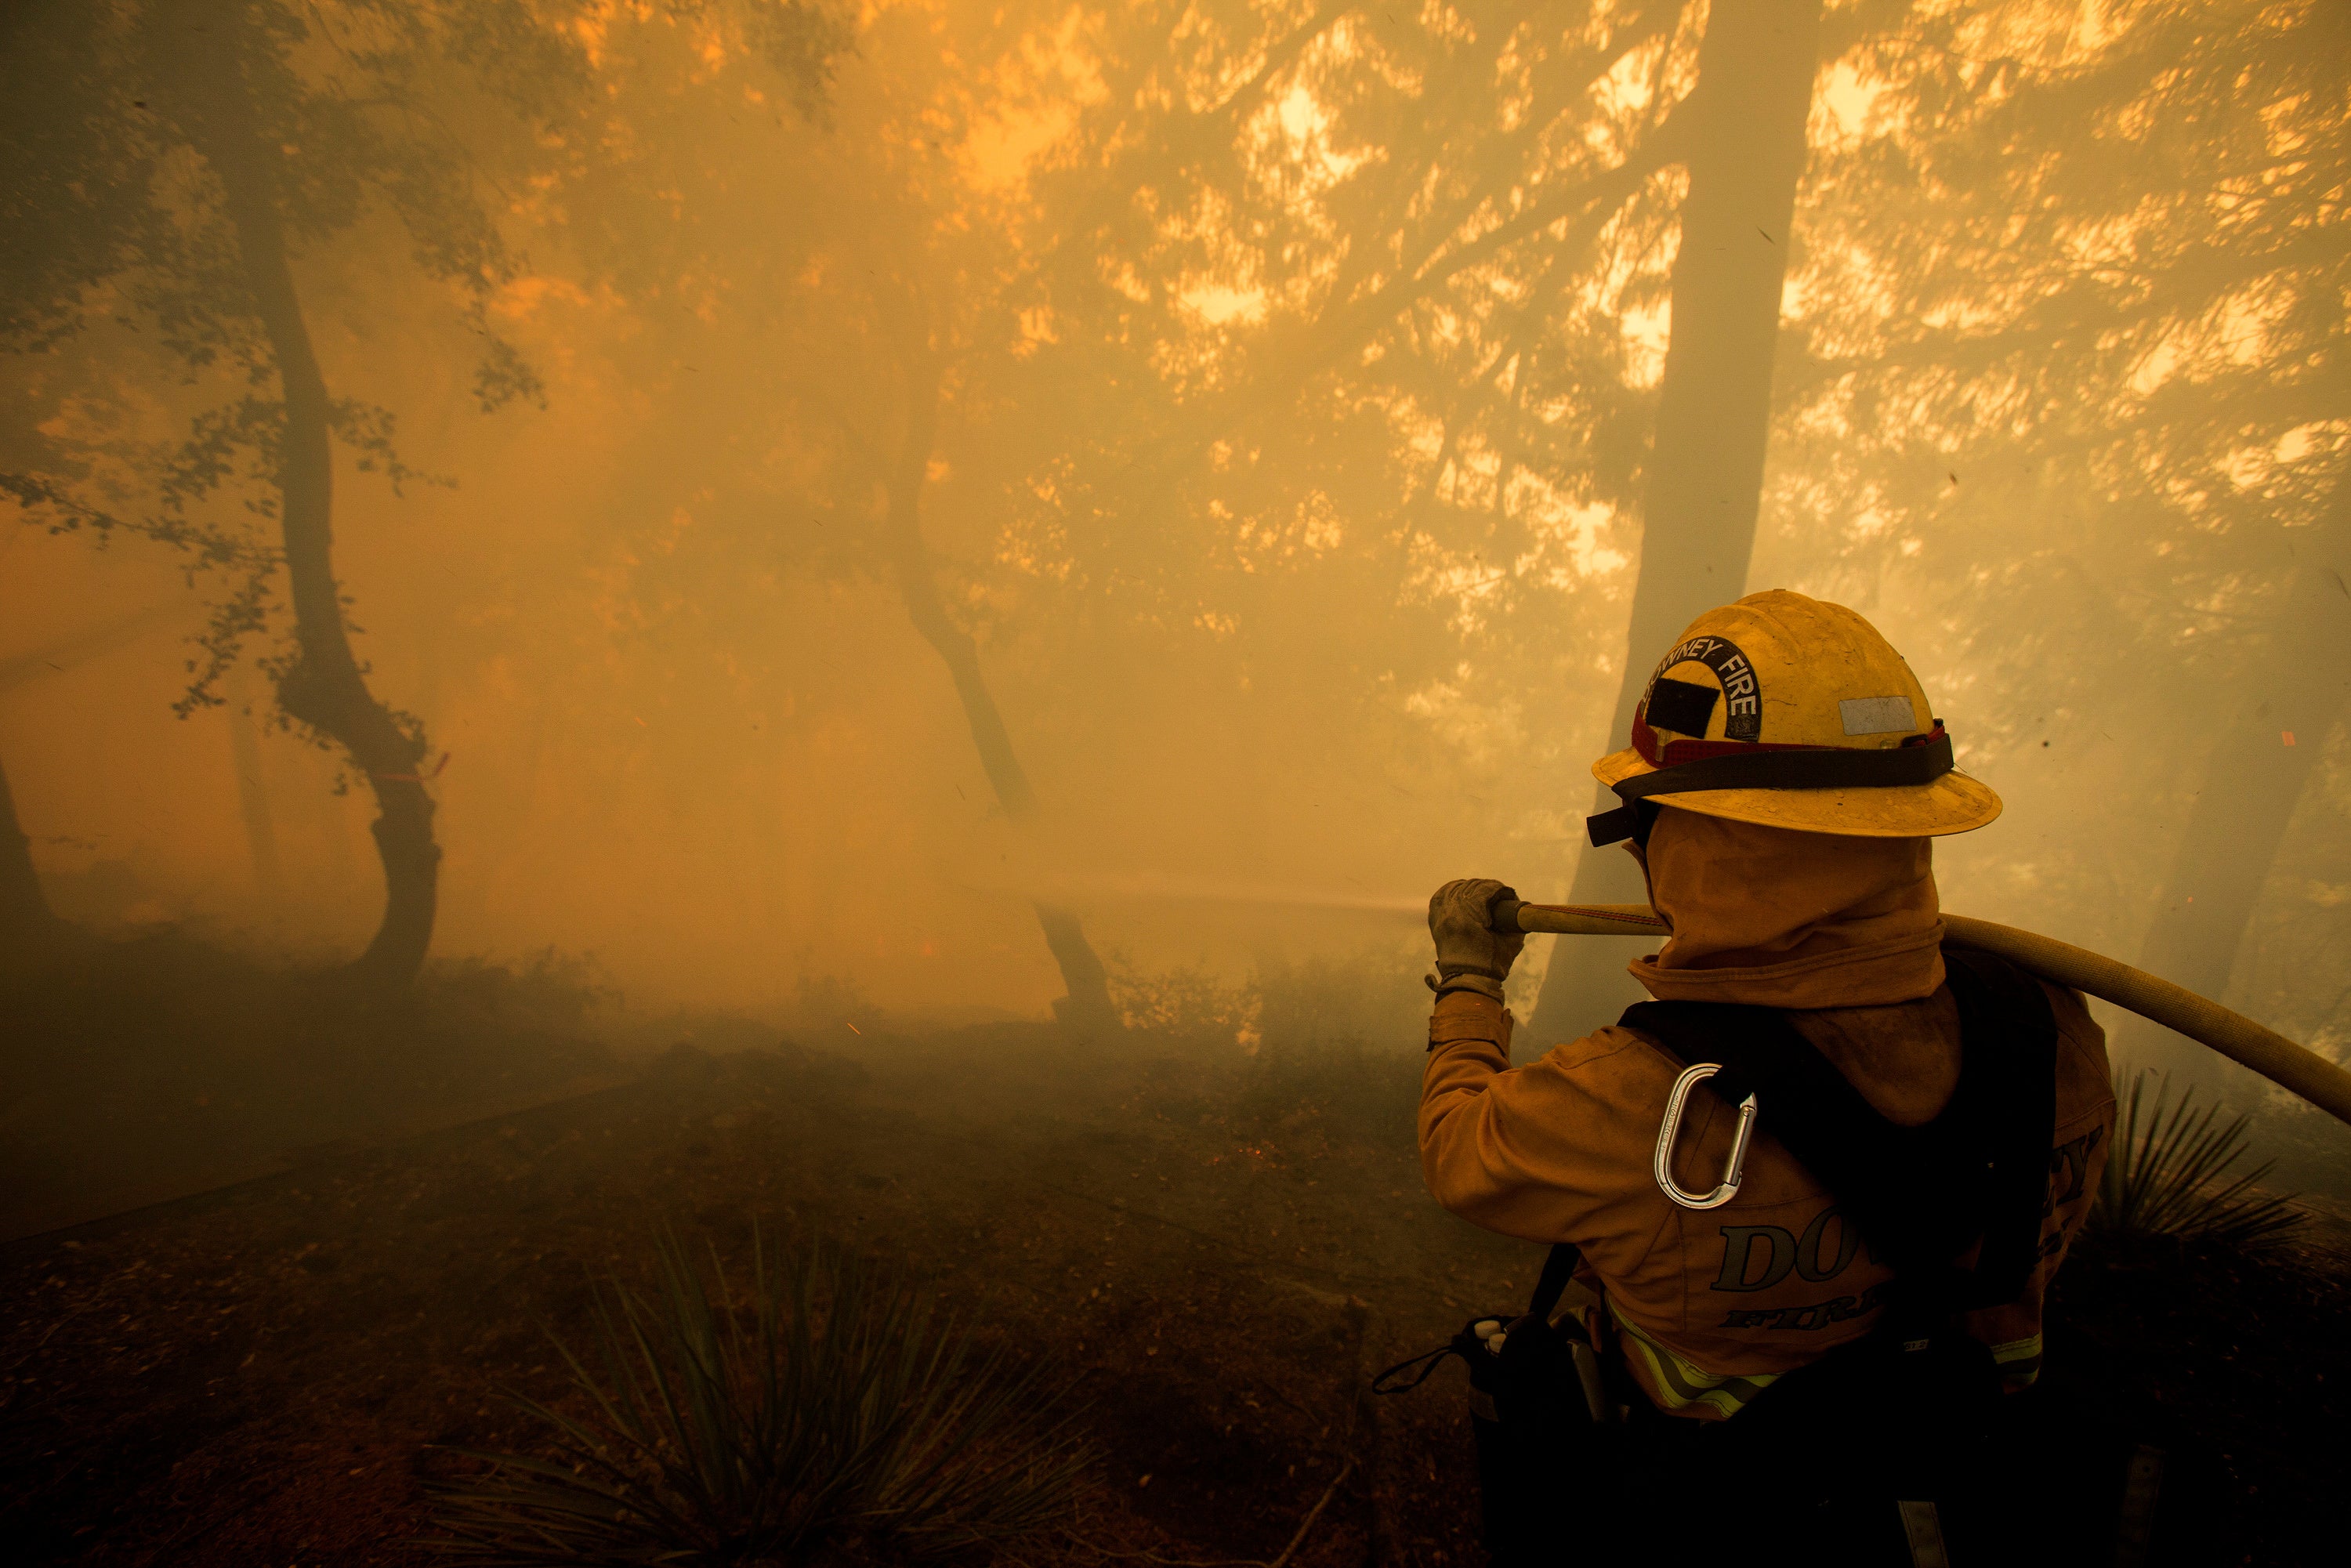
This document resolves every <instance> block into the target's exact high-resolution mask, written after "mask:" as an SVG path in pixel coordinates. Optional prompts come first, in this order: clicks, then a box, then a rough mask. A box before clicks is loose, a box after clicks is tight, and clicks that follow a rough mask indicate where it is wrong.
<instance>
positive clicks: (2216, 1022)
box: [1494, 899, 2351, 1124]
mask: <svg viewBox="0 0 2351 1568" xmlns="http://www.w3.org/2000/svg"><path fill="white" fill-rule="evenodd" d="M1494 923H1495V925H1496V927H1497V928H1498V929H1501V930H1512V929H1515V930H1519V931H1524V932H1528V933H1530V934H1546V935H1555V936H1662V935H1664V934H1665V933H1666V932H1667V930H1668V929H1669V927H1668V926H1667V925H1666V922H1665V919H1664V917H1663V916H1661V915H1658V914H1657V912H1656V910H1654V909H1651V908H1649V907H1648V906H1647V905H1646V904H1525V903H1520V902H1519V901H1517V900H1513V899H1504V900H1501V901H1499V902H1498V903H1497V904H1495V906H1494ZM1943 930H1944V933H1945V936H1946V939H1947V940H1949V941H1951V942H1955V943H1957V944H1958V945H1959V946H1962V947H1973V948H1976V949H1978V950H1980V951H1981V952H1986V953H1991V954H1994V955H1996V956H2000V957H2002V958H2005V959H2007V960H2008V961H2009V962H2011V963H2012V964H2014V965H2016V966H2017V967H2020V968H2023V969H2029V970H2031V971H2032V973H2033V974H2036V975H2038V976H2040V977H2042V978H2043V979H2045V980H2051V981H2053V982H2055V983H2056V984H2058V985H2061V986H2066V987H2070V988H2073V989H2074V990H2077V991H2080V992H2082V993H2084V994H2085V995H2087V996H2093V997H2097V998H2102V999H2104V1000H2105V1001H2109V1002H2112V1003H2114V1004H2115V1006H2116V1007H2118V1008H2123V1009H2127V1010H2128V1011H2131V1012H2134V1013H2137V1015H2138V1016H2139V1017H2141V1018H2143V1019H2152V1020H2153V1021H2154V1022H2156V1023H2159V1024H2161V1025H2162V1026H2163V1027H2164V1028H2166V1029H2168V1030H2173V1031H2174V1032H2175V1033H2179V1034H2184V1035H2186V1036H2187V1037H2188V1038H2189V1039H2190V1040H2195V1041H2196V1042H2198V1043H2199V1044H2200V1045H2205V1046H2209V1047H2210V1048H2211V1049H2212V1050H2214V1051H2219V1052H2220V1054H2221V1055H2222V1056H2225V1057H2227V1058H2229V1060H2230V1061H2235V1062H2239V1063H2241V1064H2242V1065H2244V1066H2246V1067H2249V1068H2251V1069H2252V1070H2253V1071H2255V1072H2258V1073H2260V1074H2261V1075H2262V1077H2263V1078H2266V1079H2268V1080H2269V1081H2270V1082H2273V1083H2274V1084H2277V1085H2278V1086H2279V1087H2280V1088H2282V1089H2284V1090H2287V1091H2288V1092H2292V1093H2294V1094H2298V1095H2300V1096H2301V1097H2302V1098H2303V1099H2304V1100H2307V1101H2309V1102H2310V1103H2312V1104H2314V1105H2315V1106H2317V1107H2318V1108H2319V1109H2320V1110H2322V1111H2325V1113H2327V1114H2329V1115H2331V1116H2333V1117H2335V1120H2337V1121H2339V1122H2343V1123H2346V1124H2351V1072H2346V1071H2344V1070H2343V1069H2342V1068H2340V1067H2337V1066H2335V1063H2333V1062H2331V1061H2327V1060H2326V1059H2325V1057H2323V1056H2321V1055H2319V1054H2318V1053H2317V1052H2315V1051H2310V1050H2307V1049H2305V1048H2304V1047H2302V1046H2299V1045H2296V1044H2295V1043H2294V1041H2292V1040H2288V1039H2286V1037H2285V1036H2283V1035H2282V1034H2280V1033H2278V1032H2277V1031H2276V1030H2269V1029H2264V1028H2262V1026H2261V1025H2260V1024H2257V1023H2255V1022H2254V1021H2253V1020H2252V1019H2249V1018H2246V1017H2244V1016H2243V1015H2242V1014H2241V1013H2233V1012H2231V1011H2230V1010H2229V1009H2227V1008H2224V1007H2222V1006H2221V1005H2220V1003H2218V1002H2215V1001H2211V1000H2209V999H2207V998H2203V997H2199V996H2198V995H2197V994H2196V993H2195V992H2194V991H2191V990H2189V989H2187V988H2184V987H2180V986H2175V985H2173V984H2172V983H2171V982H2170V981H2168V980H2159V979H2158V978H2156V977H2154V976H2153V975H2150V974H2148V973H2147V972H2146V971H2145V970H2143V969H2134V968H2132V967H2130V966H2129V965H2128V964H2122V963H2117V962H2116V961H2115V960H2114V959H2112V958H2108V957H2105V956H2102V955H2100V954H2096V953H2093V952H2091V951H2090V950H2089V949H2088V948H2086V947H2076V946H2073V945H2072V944H2070V943H2065V942H2060V941H2058V940H2056V939H2055V938H2054V937H2050V936H2040V935H2038V934H2037V933H2034V932H2031V931H2020V930H2018V929H2017V928H2016V927H2015V926H2013V925H1995V924H1994V923H1992V922H1991V921H1989V920H1970V919H1969V918H1968V917H1967V916H1966V915H1944V916H1943Z"/></svg>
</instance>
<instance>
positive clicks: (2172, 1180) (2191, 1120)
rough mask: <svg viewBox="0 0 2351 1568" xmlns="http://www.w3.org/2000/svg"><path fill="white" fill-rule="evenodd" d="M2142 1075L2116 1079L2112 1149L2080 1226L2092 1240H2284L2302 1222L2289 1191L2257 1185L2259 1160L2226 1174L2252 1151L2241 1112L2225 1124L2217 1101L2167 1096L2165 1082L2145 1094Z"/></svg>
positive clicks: (2242, 1245) (2190, 1094) (2263, 1169)
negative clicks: (2268, 1190)
mask: <svg viewBox="0 0 2351 1568" xmlns="http://www.w3.org/2000/svg"><path fill="white" fill-rule="evenodd" d="M2147 1078H2148V1074H2147V1073H2146V1072H2144V1071H2142V1072H2140V1073H2138V1074H2137V1075H2136V1076H2135V1077H2133V1078H2132V1079H2131V1081H2130V1082H2129V1083H2128V1085H2127V1086H2126V1085H2125V1084H2123V1083H2122V1082H2119V1081H2117V1082H2116V1085H2115V1100H2116V1106H2117V1110H2118V1112H2119V1114H2118V1115H2117V1117H2116V1127H2115V1145H2114V1149H2113V1152H2112V1153H2111V1154H2110V1155H2108V1156H2107V1159H2106V1166H2105V1171H2104V1173H2103V1174H2102V1175H2101V1176H2099V1178H2098V1195H2097V1197H2096V1198H2095V1200H2094V1201H2093V1202H2092V1204H2091V1207H2090V1217H2089V1220H2088V1224H2087V1226H2086V1228H2087V1230H2088V1231H2089V1232H2090V1234H2091V1236H2092V1237H2093V1238H2094V1239H2098V1240H2105V1241H2124V1242H2129V1241H2144V1240H2147V1239H2153V1238H2158V1237H2164V1238H2170V1239H2175V1240H2179V1241H2196V1242H2210V1243H2216V1244H2219V1245H2221V1246H2225V1247H2232V1248H2238V1249H2252V1248H2259V1247H2263V1246H2267V1245H2270V1244H2273V1243H2275V1242H2277V1241H2280V1240H2283V1239H2284V1238H2286V1237H2287V1236H2288V1235H2290V1234H2291V1233H2292V1232H2293V1231H2294V1230H2295V1229H2296V1228H2299V1227H2300V1226H2301V1225H2302V1223H2303V1215H2302V1211H2301V1210H2300V1209H2298V1208H2296V1207H2294V1201H2293V1199H2292V1198H2291V1197H2282V1196H2279V1195H2276V1194H2271V1193H2264V1192H2262V1191H2261V1190H2260V1189H2259V1184H2260V1182H2261V1180H2262V1177H2263V1176H2267V1175H2269V1173H2270V1166H2269V1163H2268V1162H2267V1161H2264V1162H2263V1163H2262V1164H2261V1165H2259V1166H2254V1167H2253V1168H2252V1170H2250V1171H2247V1172H2245V1173H2244V1174H2243V1175H2241V1176H2236V1177H2235V1178H2233V1179H2230V1178H2229V1170H2230V1168H2231V1166H2234V1165H2236V1164H2237V1162H2238V1161H2239V1160H2241V1159H2242V1158H2244V1156H2245V1155H2246V1154H2247V1153H2248V1152H2249V1149H2248V1147H2247V1139H2246V1135H2245V1122H2246V1119H2245V1117H2243V1116H2241V1115H2240V1116H2238V1117H2236V1118H2234V1119H2233V1120H2231V1121H2230V1122H2227V1123H2225V1124H2224V1123H2222V1122H2221V1121H2220V1109H2219V1107H2217V1106H2209V1105H2208V1106H2204V1107H2201V1108H2198V1107H2197V1106H2196V1105H2195V1103H2194V1102H2195V1098H2196V1092H2195V1091H2194V1090H2192V1089H2190V1090H2187V1091H2185V1092H2182V1093H2181V1094H2180V1096H2179V1100H2178V1101H2177V1102H2174V1101H2172V1100H2171V1099H2170V1088H2171V1086H2170V1082H2169V1080H2168V1078H2166V1079H2163V1080H2158V1082H2157V1083H2156V1085H2155V1092H2154V1095H2153V1098H2152V1099H2149V1098H2148V1095H2147Z"/></svg>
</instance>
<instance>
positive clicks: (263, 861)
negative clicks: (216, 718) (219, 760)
mask: <svg viewBox="0 0 2351 1568" xmlns="http://www.w3.org/2000/svg"><path fill="white" fill-rule="evenodd" d="M243 674H244V666H243V665H239V666H238V667H237V669H236V670H235V671H234V672H232V673H231V674H230V676H229V702H228V707H227V708H226V710H225V713H224V714H223V717H225V719H226V720H227V723H228V757H229V766H231V767H232V768H235V769H236V807H237V814H238V815H239V816H241V817H242V818H244V820H245V847H246V852H247V853H248V854H250V855H251V856H252V858H253V886H254V891H255V892H256V893H258V894H260V895H261V896H262V898H263V899H265V900H266V901H267V902H268V903H269V904H273V905H275V904H278V903H279V902H280V901H281V900H282V899H283V898H284V896H285V892H286V879H285V877H284V875H283V873H281V872H280V870H279V867H278V860H277V822H276V821H275V820H273V819H272V818H271V816H270V814H269V791H268V790H267V789H266V788H264V786H263V784H262V781H261V746H260V742H259V740H258V739H257V737H256V736H255V734H254V725H253V716H252V715H251V714H250V713H247V712H246V702H245V699H244V696H243V695H242V693H243V690H244V686H245V683H244V681H243V679H242V678H241V677H242V676H243Z"/></svg>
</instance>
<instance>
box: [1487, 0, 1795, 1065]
mask: <svg viewBox="0 0 2351 1568" xmlns="http://www.w3.org/2000/svg"><path fill="white" fill-rule="evenodd" d="M1820 15H1821V13H1820V6H1819V5H1817V4H1785V5H1715V6H1714V7H1713V8H1712V9H1711V10H1710V11H1709V12H1708V20H1707V31H1706V41H1705V43H1704V44H1703V45H1702V46H1701V47H1699V50H1698V85H1697V87H1696V88H1695V89H1692V94H1691V99H1690V101H1689V102H1687V103H1686V104H1684V105H1683V106H1682V107H1681V109H1680V110H1677V115H1679V116H1683V117H1687V120H1688V121H1689V129H1688V131H1687V136H1688V143H1687V145H1688V152H1687V163H1688V170H1689V188H1688V193H1687V195H1685V196H1684V197H1683V199H1682V204H1681V214H1680V217H1681V233H1680V238H1679V243H1678V245H1677V248H1676V250H1675V253H1674V274H1673V294H1672V309H1673V318H1672V320H1673V324H1672V338H1671V341H1670V344H1669V346H1668V347H1667V350H1666V365H1665V375H1664V380H1663V382H1662V384H1661V387H1660V390H1659V394H1658V400H1657V417H1656V434H1655V436H1654V437H1653V438H1652V440H1651V443H1650V449H1649V453H1648V457H1647V461H1646V466H1645V469H1644V472H1645V475H1646V483H1645V485H1644V489H1643V498H1642V509H1641V567H1640V574H1639V576H1638V578H1637V579H1636V580H1635V587H1634V591H1633V611H1632V618H1631V622H1630V624H1629V626H1628V628H1627V640H1626V650H1625V656H1624V661H1623V664H1622V666H1621V669H1622V674H1621V678H1620V680H1619V682H1618V685H1617V692H1616V706H1615V711H1614V715H1613V716H1612V717H1611V718H1610V720H1609V727H1608V744H1609V745H1610V746H1611V747H1619V746H1623V745H1625V744H1627V739H1626V737H1628V736H1629V735H1630V733H1631V730H1632V722H1633V708H1634V706H1635V704H1636V703H1638V702H1639V700H1640V696H1641V693H1642V691H1643V689H1644V688H1645V686H1646V685H1647V681H1648V676H1649V673H1650V666H1651V664H1652V662H1653V661H1654V660H1655V658H1656V654H1657V653H1659V652H1661V651H1663V650H1664V649H1665V648H1666V647H1667V646H1668V645H1669V644H1670V643H1672V641H1673V639H1674V637H1675V635H1676V634H1677V633H1678V632H1680V631H1681V629H1682V628H1683V627H1685V626H1687V624H1688V623H1689V622H1691V621H1692V620H1694V619H1696V618H1697V616H1698V614H1699V613H1700V612H1704V611H1705V610H1707V609H1708V608H1710V607H1712V606H1714V605H1717V604H1720V603H1723V602H1725V601H1729V600H1732V599H1736V598H1738V597H1739V596H1740V594H1742V593H1744V592H1745V591H1746V585H1747V565H1748V559H1749V557H1750V554H1751V552H1752V550H1753V549H1754V542H1755V519H1756V514H1757V511H1758V508H1759V507H1760V506H1761V490H1762V483H1763V455H1764V446H1765V444H1766V441H1767V439H1768V438H1769V435H1770V433H1771V379H1772V366H1773V355H1774V350H1775V348H1776V345H1777V342H1778V339H1779V333H1780V302H1781V295H1782V285H1783V283H1784V280H1785V278H1786V276H1787V267H1788V253H1789V250H1790V247H1791V245H1792V238H1793V236H1792V235H1791V234H1790V232H1789V231H1790V227H1791V218H1792V213H1793V210H1794V206H1795V199H1796V184H1797V182H1798V180H1799V179H1801V178H1802V174H1803V172H1804V131H1805V125H1806V122H1807V120H1808V119H1809V117H1810V113H1811V109H1812V101H1813V77H1814V75H1815V72H1816V70H1817V68H1818V65H1819V57H1820V38H1819V32H1820ZM1594 800H1595V807H1594V809H1595V810H1598V809H1601V808H1602V807H1604V805H1606V804H1609V803H1613V801H1612V798H1610V797H1608V795H1607V792H1606V791H1605V790H1599V791H1596V792H1595V795H1594ZM1569 897H1570V898H1571V899H1572V900H1573V901H1574V902H1577V903H1587V904H1612V903H1624V904H1642V903H1646V902H1647V893H1646V888H1645V887H1644V885H1643V883H1642V880H1641V876H1640V873H1639V871H1638V869H1637V868H1636V867H1635V866H1634V865H1633V864H1632V862H1631V861H1630V858H1629V857H1627V856H1625V854H1623V853H1622V852H1620V851H1618V850H1616V849H1614V848H1611V849H1607V850H1602V851H1598V852H1587V853H1585V854H1584V855H1583V857H1582V858H1581V859H1580V860H1579V861H1578V862H1577V865H1576V873H1575V883H1574V886H1573V890H1572V891H1571V893H1570V894H1569ZM1625 951H1626V945H1625V944H1624V943H1620V942H1615V941H1602V940H1593V939H1585V940H1582V941H1579V942H1576V943H1574V944H1572V945H1566V946H1562V949H1561V950H1560V951H1559V952H1558V953H1557V954H1556V955H1555V956H1553V958H1552V967H1551V968H1550V969H1549V970H1548V971H1547V972H1546V974H1545V976H1544V980H1543V993H1542V997H1541V1000H1540V1001H1539V1002H1538V1003H1537V1005H1536V1008H1535V1010H1534V1015H1533V1017H1532V1018H1531V1019H1530V1024H1529V1027H1530V1028H1531V1030H1533V1031H1534V1037H1535V1038H1536V1039H1537V1040H1557V1039H1572V1038H1573V1037H1574V1036H1575V1035H1577V1034H1580V1033H1582V1032H1583V1030H1586V1029H1588V1028H1590V1027H1591V1026H1592V1025H1593V1024H1594V1023H1596V1022H1601V1021H1605V1015H1607V1014H1609V1013H1612V1012H1614V1011H1615V1010H1616V1008H1617V1004H1620V1003H1623V1002H1630V1001H1633V1000H1635V999H1637V998H1638V996H1639V994H1640V993H1639V991H1638V989H1637V988H1635V986H1634V984H1633V982H1632V981H1631V979H1630V978H1629V977H1626V976H1625V974H1624V970H1623V966H1624V962H1625Z"/></svg>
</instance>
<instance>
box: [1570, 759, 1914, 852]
mask: <svg viewBox="0 0 2351 1568" xmlns="http://www.w3.org/2000/svg"><path fill="white" fill-rule="evenodd" d="M1950 770H1951V737H1949V736H1948V735H1937V736H1936V737H1934V738H1933V739H1932V740H1930V741H1928V742H1927V743H1926V744H1925V745H1923V746H1897V747H1890V748H1887V749H1885V750H1875V751H1847V750H1845V749H1844V748H1842V747H1837V748H1833V749H1832V748H1824V749H1823V750H1819V751H1753V752H1745V753H1741V754H1740V755H1738V756H1735V757H1708V758H1705V759H1703V760H1701V761H1698V762H1681V763H1677V764H1675V765H1674V766H1673V767H1671V768H1657V769H1656V771H1654V772H1650V773H1642V774H1637V775H1635V777H1633V778H1631V779H1623V780H1621V781H1619V782H1618V783H1615V784H1613V785H1611V786H1609V788H1611V789H1614V790H1615V791H1616V798H1617V799H1618V800H1622V801H1624V802H1625V803H1624V804H1623V805H1621V806H1619V807H1617V808H1616V809H1615V810H1613V811H1603V812H1601V813H1600V814H1599V815H1597V816H1593V817H1586V818H1585V819H1584V820H1583V826H1584V830H1585V831H1587V832H1589V833H1590V834H1591V835H1592V842H1593V846H1594V847H1597V846H1599V845H1602V844H1613V843H1615V842H1618V841H1621V840H1624V839H1629V838H1631V837H1632V836H1633V833H1634V831H1635V829H1636V828H1637V827H1638V826H1639V825H1640V823H1639V814H1638V813H1637V812H1636V811H1635V810H1634V806H1635V802H1637V801H1640V800H1644V799H1646V798H1647V797H1648V796H1651V795H1679V794H1683V793H1686V792H1689V791H1693V790H1698V789H1894V788H1898V787H1900V786H1902V785H1906V784H1908V785H1917V784H1932V783H1933V782H1934V781H1935V780H1936V779H1940V778H1941V777H1942V776H1943V775H1944V774H1946V773H1949V771H1950Z"/></svg>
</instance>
